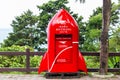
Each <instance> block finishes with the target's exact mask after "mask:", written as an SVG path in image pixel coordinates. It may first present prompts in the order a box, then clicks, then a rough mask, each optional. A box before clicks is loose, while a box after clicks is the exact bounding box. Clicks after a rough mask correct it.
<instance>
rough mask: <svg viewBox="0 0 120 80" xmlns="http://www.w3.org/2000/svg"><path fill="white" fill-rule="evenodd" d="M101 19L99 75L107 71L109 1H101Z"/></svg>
mask: <svg viewBox="0 0 120 80" xmlns="http://www.w3.org/2000/svg"><path fill="white" fill-rule="evenodd" d="M102 13H103V18H102V26H103V27H102V32H101V39H100V41H101V45H100V46H101V48H100V74H101V75H105V74H107V70H108V31H109V25H110V14H111V0H103V12H102Z"/></svg>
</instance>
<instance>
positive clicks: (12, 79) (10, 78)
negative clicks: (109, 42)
mask: <svg viewBox="0 0 120 80" xmlns="http://www.w3.org/2000/svg"><path fill="white" fill-rule="evenodd" d="M0 80H63V79H46V78H45V77H43V76H42V75H37V74H0ZM64 80H120V75H115V76H113V77H112V78H97V77H92V76H83V77H81V78H72V79H64Z"/></svg>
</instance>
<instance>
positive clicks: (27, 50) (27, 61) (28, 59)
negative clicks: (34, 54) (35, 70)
mask: <svg viewBox="0 0 120 80" xmlns="http://www.w3.org/2000/svg"><path fill="white" fill-rule="evenodd" d="M29 69H30V49H28V48H27V49H26V72H27V73H30V70H29Z"/></svg>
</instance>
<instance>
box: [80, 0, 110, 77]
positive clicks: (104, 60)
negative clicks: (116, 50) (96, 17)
mask: <svg viewBox="0 0 120 80" xmlns="http://www.w3.org/2000/svg"><path fill="white" fill-rule="evenodd" d="M81 1H85V0H80V2H81ZM102 13H103V18H102V25H103V28H102V32H101V44H100V45H101V49H100V50H101V52H100V74H102V75H104V74H107V67H108V27H109V24H110V13H111V0H103V12H102Z"/></svg>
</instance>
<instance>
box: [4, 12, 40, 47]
mask: <svg viewBox="0 0 120 80" xmlns="http://www.w3.org/2000/svg"><path fill="white" fill-rule="evenodd" d="M37 21H38V18H37V16H36V15H33V13H32V11H30V10H28V11H26V12H24V13H23V14H21V16H17V17H16V18H15V20H13V21H12V24H11V26H12V27H13V32H12V33H9V36H8V38H7V39H6V40H4V44H3V46H4V47H7V46H12V45H20V46H24V45H29V46H31V47H33V44H32V38H33V37H32V36H33V35H32V33H33V30H34V28H35V25H36V23H37Z"/></svg>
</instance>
